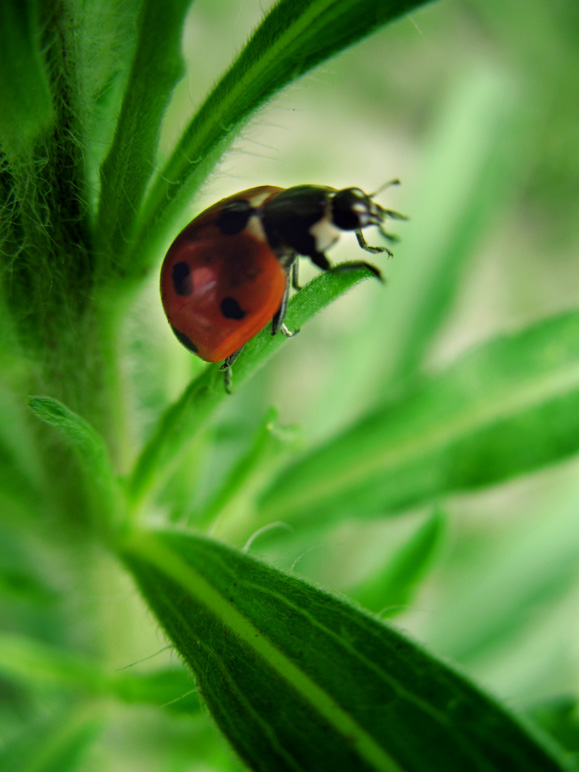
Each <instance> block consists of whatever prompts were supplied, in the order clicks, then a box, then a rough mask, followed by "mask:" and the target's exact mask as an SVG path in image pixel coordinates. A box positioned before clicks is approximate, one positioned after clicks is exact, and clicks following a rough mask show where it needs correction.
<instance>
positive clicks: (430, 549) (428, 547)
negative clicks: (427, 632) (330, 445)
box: [348, 510, 446, 615]
mask: <svg viewBox="0 0 579 772" xmlns="http://www.w3.org/2000/svg"><path fill="white" fill-rule="evenodd" d="M445 531H446V521H445V519H444V517H443V515H442V513H441V512H440V511H439V510H437V511H436V512H434V514H433V515H431V516H430V517H428V518H427V519H426V520H425V521H424V522H422V523H421V524H420V526H419V527H418V528H417V529H416V530H415V531H414V532H413V533H412V535H411V536H410V538H409V539H408V540H407V541H406V542H404V544H403V545H402V546H401V547H400V548H399V549H398V551H397V552H395V553H394V555H393V556H392V557H391V558H390V559H389V560H387V561H386V562H385V563H384V565H383V566H382V569H381V570H380V571H379V572H373V573H372V574H371V575H370V576H369V577H367V578H366V579H365V581H364V582H363V583H362V584H359V585H357V586H356V587H354V588H350V587H349V588H348V595H349V596H350V597H352V598H354V599H355V600H356V601H358V603H360V604H361V605H362V606H364V608H367V609H369V610H371V611H375V612H382V614H387V615H391V614H394V613H397V612H399V611H401V610H402V608H403V607H404V606H405V605H406V604H408V603H409V602H410V600H411V599H412V597H413V595H414V592H415V591H416V589H417V587H418V585H419V584H420V583H421V582H422V580H423V579H424V577H425V576H426V574H427V573H428V571H429V569H430V568H431V566H432V564H433V562H434V560H435V558H436V556H437V555H438V553H439V552H440V546H441V543H442V541H443V539H444V535H445Z"/></svg>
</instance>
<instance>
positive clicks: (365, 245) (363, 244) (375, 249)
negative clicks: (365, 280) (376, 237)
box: [356, 230, 394, 257]
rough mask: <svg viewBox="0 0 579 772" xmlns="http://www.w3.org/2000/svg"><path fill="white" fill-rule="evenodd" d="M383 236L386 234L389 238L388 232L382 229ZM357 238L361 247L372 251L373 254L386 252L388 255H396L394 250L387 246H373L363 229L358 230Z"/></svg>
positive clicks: (366, 250) (365, 250)
mask: <svg viewBox="0 0 579 772" xmlns="http://www.w3.org/2000/svg"><path fill="white" fill-rule="evenodd" d="M380 232H381V233H382V235H383V236H386V238H389V237H388V235H387V234H386V233H384V232H383V231H382V230H380ZM356 238H357V239H358V244H359V245H360V247H361V248H362V249H363V250H364V252H370V254H371V255H376V254H378V253H380V252H386V254H387V255H388V257H394V255H393V254H392V252H391V251H390V250H389V249H387V248H386V247H371V246H370V245H369V244H368V242H367V241H366V239H365V238H364V234H363V233H362V231H356Z"/></svg>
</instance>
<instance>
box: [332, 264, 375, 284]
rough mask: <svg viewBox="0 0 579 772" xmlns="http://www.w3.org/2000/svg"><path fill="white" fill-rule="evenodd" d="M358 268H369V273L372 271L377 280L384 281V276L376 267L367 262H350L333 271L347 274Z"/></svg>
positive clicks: (335, 267)
mask: <svg viewBox="0 0 579 772" xmlns="http://www.w3.org/2000/svg"><path fill="white" fill-rule="evenodd" d="M357 268H367V269H368V270H369V271H372V273H373V274H374V276H375V277H376V278H377V279H379V280H380V281H384V279H383V278H382V274H381V273H380V271H379V270H378V269H377V268H376V266H375V265H372V263H367V262H366V261H365V260H349V261H348V262H347V263H342V264H341V265H336V266H334V267H333V268H332V271H335V272H336V273H347V272H348V271H355V270H356V269H357Z"/></svg>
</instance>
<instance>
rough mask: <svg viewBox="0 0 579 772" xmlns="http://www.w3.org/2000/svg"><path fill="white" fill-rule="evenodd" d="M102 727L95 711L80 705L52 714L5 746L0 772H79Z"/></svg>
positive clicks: (1, 757)
mask: <svg viewBox="0 0 579 772" xmlns="http://www.w3.org/2000/svg"><path fill="white" fill-rule="evenodd" d="M101 725H102V717H101V716H100V715H98V713H97V712H96V711H94V710H90V709H83V708H80V707H79V706H78V705H77V706H75V707H74V708H73V709H69V712H66V713H64V712H61V713H57V714H56V715H54V714H52V715H50V718H49V719H47V720H46V721H44V722H42V723H40V722H38V723H35V724H33V725H31V726H29V727H27V728H26V730H25V731H23V732H22V734H21V735H20V736H18V737H17V738H14V739H13V740H11V741H10V742H8V743H6V744H5V745H4V744H3V747H2V753H0V772H14V771H15V770H18V772H76V770H78V769H81V766H80V764H81V762H82V761H83V759H84V756H85V754H86V753H87V752H88V750H89V748H90V746H91V745H92V744H93V742H94V740H95V738H96V737H97V735H98V734H99V732H100V730H101Z"/></svg>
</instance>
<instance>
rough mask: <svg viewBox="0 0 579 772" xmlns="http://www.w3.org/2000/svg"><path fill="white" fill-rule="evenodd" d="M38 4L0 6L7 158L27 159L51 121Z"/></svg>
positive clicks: (7, 1)
mask: <svg viewBox="0 0 579 772" xmlns="http://www.w3.org/2000/svg"><path fill="white" fill-rule="evenodd" d="M38 30H39V24H38V13H37V4H36V2H34V1H33V0H2V2H1V3H0V51H2V55H1V56H0V94H2V104H3V109H2V110H1V111H0V147H1V148H2V150H3V152H4V153H6V154H7V156H8V158H9V159H11V160H15V159H17V158H20V160H24V159H27V158H28V157H29V156H30V154H31V152H32V150H33V147H34V144H35V142H36V141H37V140H38V139H39V138H40V137H41V136H42V135H43V134H44V133H45V132H47V131H48V129H49V127H50V125H51V123H52V122H53V120H54V110H53V105H52V95H51V92H50V84H49V81H48V77H47V74H46V70H45V65H44V62H43V60H42V54H41V45H42V44H41V40H40V34H39V31H38Z"/></svg>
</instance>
